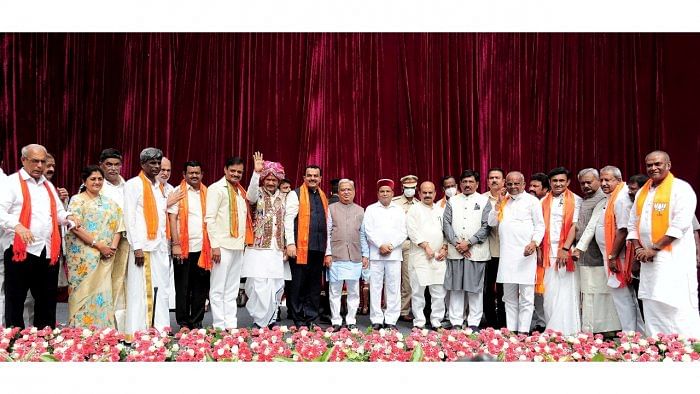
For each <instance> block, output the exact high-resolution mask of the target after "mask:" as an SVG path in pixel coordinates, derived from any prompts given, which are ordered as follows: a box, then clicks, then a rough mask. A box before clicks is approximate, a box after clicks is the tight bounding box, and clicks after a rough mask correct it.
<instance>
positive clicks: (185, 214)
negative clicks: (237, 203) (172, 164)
mask: <svg viewBox="0 0 700 394" xmlns="http://www.w3.org/2000/svg"><path fill="white" fill-rule="evenodd" d="M180 190H184V191H185V193H187V182H185V180H184V179H183V180H182V182H180ZM199 192H200V195H199V200H200V203H201V206H202V252H201V253H200V254H199V260H198V261H197V265H198V266H200V267H201V268H204V269H205V270H207V271H211V266H212V264H211V243H209V234H207V223H206V222H205V221H204V214H205V213H206V212H207V209H206V204H207V187H206V186H204V185H203V184H201V185H200V186H199ZM189 212H190V210H189V202H188V198H187V195H186V194H185V197H184V198H183V199H182V200H180V206H179V208H178V216H177V220H178V224H179V229H180V249H181V250H182V255H183V256H184V258H187V256H188V255H189V253H190V231H189Z"/></svg>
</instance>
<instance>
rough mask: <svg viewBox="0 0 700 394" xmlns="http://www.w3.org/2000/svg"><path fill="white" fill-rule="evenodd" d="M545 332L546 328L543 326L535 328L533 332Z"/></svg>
mask: <svg viewBox="0 0 700 394" xmlns="http://www.w3.org/2000/svg"><path fill="white" fill-rule="evenodd" d="M544 330H546V328H544V327H542V326H535V328H533V329H532V332H535V331H537V332H539V333H540V334H541V333H543V332H544Z"/></svg>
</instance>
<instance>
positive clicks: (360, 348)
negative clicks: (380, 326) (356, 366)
mask: <svg viewBox="0 0 700 394" xmlns="http://www.w3.org/2000/svg"><path fill="white" fill-rule="evenodd" d="M356 351H357V354H364V353H365V348H363V347H359V348H357V350H356Z"/></svg>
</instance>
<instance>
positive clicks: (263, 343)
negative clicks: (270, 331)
mask: <svg viewBox="0 0 700 394" xmlns="http://www.w3.org/2000/svg"><path fill="white" fill-rule="evenodd" d="M260 344H261V345H263V346H267V345H269V344H270V342H268V341H267V339H263V341H262V342H260Z"/></svg>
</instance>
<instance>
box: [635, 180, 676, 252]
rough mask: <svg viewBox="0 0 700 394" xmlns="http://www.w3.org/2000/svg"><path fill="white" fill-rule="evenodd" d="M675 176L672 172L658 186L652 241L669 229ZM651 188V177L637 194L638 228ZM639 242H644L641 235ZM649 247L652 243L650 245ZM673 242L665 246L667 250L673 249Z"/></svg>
mask: <svg viewBox="0 0 700 394" xmlns="http://www.w3.org/2000/svg"><path fill="white" fill-rule="evenodd" d="M673 179H674V176H673V174H671V173H670V172H669V173H668V175H667V176H666V178H665V179H664V180H663V181H662V182H661V184H660V185H659V187H657V188H656V193H655V194H654V205H653V212H652V215H651V242H653V243H657V242H659V241H661V239H662V238H663V237H664V235H665V234H666V231H667V230H668V225H669V223H670V211H671V186H672V184H673ZM649 188H651V179H649V180H648V181H647V183H645V184H644V186H642V188H641V189H639V194H638V195H637V204H636V208H637V229H639V227H640V223H642V218H641V216H642V207H644V201H645V200H646V199H647V195H649ZM639 238H640V239H639V243H640V244H641V243H642V240H641V238H642V237H639ZM648 246H649V247H650V246H651V245H648ZM671 249H672V247H671V244H668V245H666V247H664V250H665V251H669V252H670V251H671Z"/></svg>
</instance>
